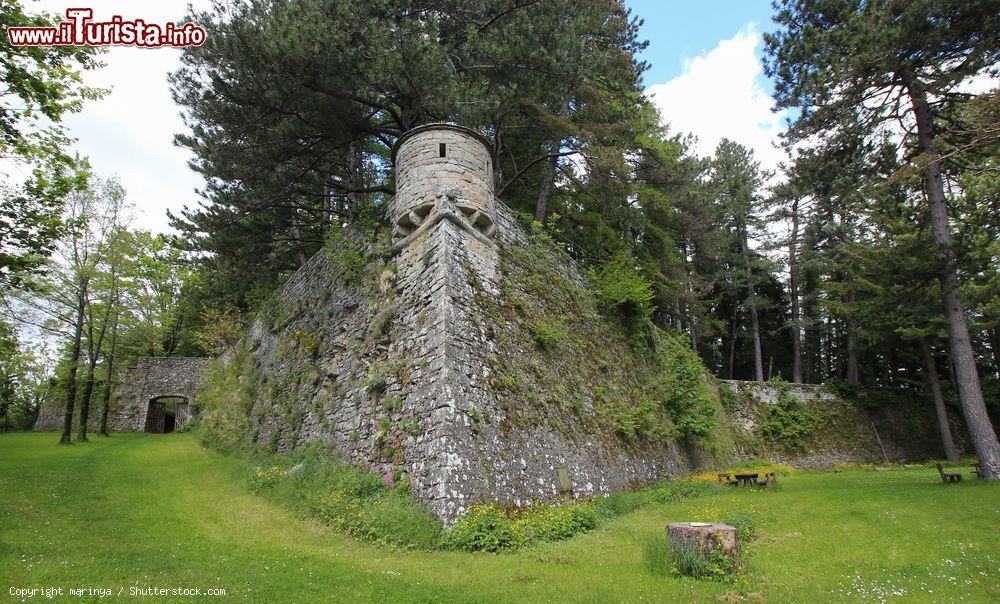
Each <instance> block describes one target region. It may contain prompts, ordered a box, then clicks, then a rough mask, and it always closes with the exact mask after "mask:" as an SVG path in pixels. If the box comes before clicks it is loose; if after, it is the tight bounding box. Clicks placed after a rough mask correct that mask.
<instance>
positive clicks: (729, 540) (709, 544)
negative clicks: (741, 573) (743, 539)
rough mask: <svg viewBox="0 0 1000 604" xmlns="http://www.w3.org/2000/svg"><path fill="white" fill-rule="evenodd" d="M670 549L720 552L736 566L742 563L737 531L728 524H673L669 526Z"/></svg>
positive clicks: (703, 552) (707, 552)
mask: <svg viewBox="0 0 1000 604" xmlns="http://www.w3.org/2000/svg"><path fill="white" fill-rule="evenodd" d="M667 535H668V537H669V538H670V549H672V550H674V551H676V550H677V549H678V548H680V547H692V548H695V549H697V550H698V551H700V552H701V553H702V554H709V553H711V552H712V551H715V550H719V551H721V552H722V553H723V555H725V556H728V557H729V558H730V559H732V561H733V564H734V565H738V564H739V561H740V542H739V540H738V539H737V537H736V529H735V528H734V527H731V526H729V525H728V524H715V523H711V522H672V523H671V524H670V525H668V526H667Z"/></svg>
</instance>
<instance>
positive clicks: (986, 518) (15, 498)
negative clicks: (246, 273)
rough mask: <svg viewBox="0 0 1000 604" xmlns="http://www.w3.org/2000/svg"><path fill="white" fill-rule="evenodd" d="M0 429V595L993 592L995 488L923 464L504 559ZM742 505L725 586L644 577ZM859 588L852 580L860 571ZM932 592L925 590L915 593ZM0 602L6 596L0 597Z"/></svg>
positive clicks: (737, 494) (220, 467) (123, 448)
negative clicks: (663, 542)
mask: <svg viewBox="0 0 1000 604" xmlns="http://www.w3.org/2000/svg"><path fill="white" fill-rule="evenodd" d="M56 440H57V438H56V437H55V436H54V435H52V434H7V435H3V436H0V493H2V494H3V497H2V498H0V526H2V527H3V529H2V530H0V588H2V589H3V592H2V593H3V594H4V596H7V594H8V591H7V585H15V586H39V585H42V586H45V585H57V586H59V585H61V586H63V587H66V588H68V587H70V586H104V587H114V588H115V589H117V587H118V586H123V585H124V586H129V585H133V584H138V585H140V586H160V587H174V586H182V587H194V586H200V587H202V588H203V589H205V588H209V587H224V588H226V589H227V590H228V593H229V595H230V596H231V597H233V596H235V597H237V598H239V599H243V598H244V597H245V596H252V599H254V600H258V601H279V602H283V601H318V600H329V599H332V598H333V597H334V596H339V597H343V598H347V599H349V600H350V601H404V600H405V601H432V600H446V601H449V602H452V601H454V602H462V601H484V600H500V601H510V600H526V601H543V600H545V601H601V602H606V601H640V600H645V601H669V600H674V599H681V598H683V599H690V598H692V597H694V598H695V599H712V598H713V597H715V596H720V595H724V594H727V593H730V592H739V593H742V594H747V595H751V597H752V596H754V595H763V596H765V597H766V599H767V600H769V601H780V602H787V601H802V602H807V601H821V600H825V599H833V600H838V599H846V600H857V599H862V596H868V597H869V598H872V597H877V594H878V593H879V592H880V591H886V590H887V591H892V590H893V589H900V588H902V589H905V590H906V592H907V594H908V599H910V600H911V601H933V600H939V599H941V597H946V598H947V599H949V600H950V599H952V598H954V599H965V600H966V601H977V602H978V601H983V602H985V601H991V600H992V601H997V599H998V598H1000V485H996V484H990V485H984V484H977V483H976V482H973V481H969V479H968V474H967V472H965V473H966V475H967V477H966V479H965V481H963V484H961V485H957V486H953V487H949V486H944V485H942V484H941V483H940V480H938V479H937V477H936V471H935V470H926V469H917V470H905V471H892V472H866V471H860V470H856V471H848V472H843V473H840V474H821V473H802V474H798V475H794V476H791V477H788V478H784V479H782V486H781V489H780V490H778V491H775V492H756V491H754V492H751V491H736V490H734V491H731V492H730V493H727V494H724V495H720V496H715V497H706V498H701V499H694V500H689V501H685V502H682V503H679V504H675V505H670V506H661V507H651V508H646V509H642V510H640V511H638V512H636V513H633V514H630V515H628V516H625V517H623V518H620V519H618V520H616V521H614V522H611V523H610V524H608V525H606V526H604V527H602V528H601V529H600V530H598V531H595V532H594V533H591V534H588V535H584V536H582V537H577V538H575V539H572V540H569V541H567V542H562V543H554V544H548V545H544V546H541V547H537V548H533V549H530V550H526V551H522V552H519V553H517V554H513V555H502V556H495V555H484V554H465V553H451V552H436V553H432V554H428V553H420V552H414V553H403V552H396V551H392V550H387V549H381V548H377V547H372V546H367V545H364V544H360V543H358V542H356V541H353V540H351V539H348V538H345V537H343V536H341V535H339V534H337V533H336V532H334V531H332V530H330V529H328V528H325V527H322V526H319V525H316V524H314V523H311V522H304V521H302V520H300V519H298V518H296V517H294V516H293V515H292V514H290V513H289V512H287V511H285V510H283V509H280V508H277V507H274V506H272V505H270V504H268V503H267V502H265V501H263V500H262V499H260V498H258V497H256V496H254V495H252V494H249V493H247V492H245V491H244V490H242V488H241V487H239V486H238V481H236V480H234V472H235V471H236V469H237V467H238V466H237V462H235V461H233V460H231V459H228V458H225V457H222V456H220V455H218V454H216V453H213V452H210V451H206V450H204V449H202V447H201V446H200V445H199V444H198V442H197V441H196V439H195V438H194V437H193V436H190V435H182V434H174V435H167V436H153V435H139V434H129V435H115V436H113V437H112V438H111V439H95V440H94V441H93V442H91V443H84V444H77V445H74V446H72V447H57V446H56V445H55V442H56ZM734 509H744V510H747V511H749V512H751V513H752V514H753V515H754V516H756V517H757V518H758V520H759V523H760V529H761V531H762V532H763V533H764V535H765V536H766V538H765V539H764V541H763V542H761V543H759V544H756V545H754V546H752V548H751V549H750V554H749V560H748V573H747V577H746V579H745V581H744V582H743V583H742V584H739V585H735V586H733V585H724V584H719V583H712V582H698V581H694V580H690V579H673V578H657V577H653V576H652V575H650V574H649V572H648V571H647V570H646V568H645V566H644V564H643V561H642V544H643V541H644V539H645V537H646V536H648V535H650V534H652V533H653V532H654V531H658V530H663V527H664V525H665V523H667V522H668V521H671V520H688V519H690V520H700V519H711V518H712V517H714V516H725V515H726V513H727V512H728V511H730V510H734ZM856 577H857V578H856ZM929 591H933V593H929ZM8 597H9V596H8Z"/></svg>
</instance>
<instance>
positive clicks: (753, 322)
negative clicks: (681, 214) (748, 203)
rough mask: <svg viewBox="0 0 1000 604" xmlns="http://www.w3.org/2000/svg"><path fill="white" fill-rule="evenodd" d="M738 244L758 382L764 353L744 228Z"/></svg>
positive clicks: (760, 376)
mask: <svg viewBox="0 0 1000 604" xmlns="http://www.w3.org/2000/svg"><path fill="white" fill-rule="evenodd" d="M740 245H741V246H742V248H743V260H744V262H745V263H746V275H747V302H749V305H748V306H749V307H750V327H751V329H753V368H754V376H755V377H756V379H757V381H758V382H763V381H764V355H763V354H761V348H760V320H759V319H758V317H757V302H756V301H755V300H754V299H753V298H754V289H753V269H752V268H751V266H750V245H749V243H748V242H747V234H746V230H745V229H744V230H743V232H742V233H741V234H740Z"/></svg>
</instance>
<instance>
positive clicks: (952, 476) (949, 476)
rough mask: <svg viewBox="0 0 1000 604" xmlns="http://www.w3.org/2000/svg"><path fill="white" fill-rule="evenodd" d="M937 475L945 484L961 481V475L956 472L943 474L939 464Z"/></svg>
mask: <svg viewBox="0 0 1000 604" xmlns="http://www.w3.org/2000/svg"><path fill="white" fill-rule="evenodd" d="M937 469H938V473H939V474H941V480H942V481H943V482H946V483H950V482H960V481H961V480H962V475H961V474H959V473H958V472H945V471H944V468H942V467H941V463H940V462H938V464H937Z"/></svg>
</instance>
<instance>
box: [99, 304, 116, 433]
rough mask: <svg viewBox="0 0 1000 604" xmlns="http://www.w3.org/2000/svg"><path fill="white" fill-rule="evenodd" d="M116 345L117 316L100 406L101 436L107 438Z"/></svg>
mask: <svg viewBox="0 0 1000 604" xmlns="http://www.w3.org/2000/svg"><path fill="white" fill-rule="evenodd" d="M117 345H118V315H117V313H116V314H115V321H114V323H113V324H112V325H111V348H110V349H109V350H108V355H107V359H108V367H107V372H106V373H105V378H104V402H103V404H102V405H101V435H102V436H108V435H109V434H108V412H109V409H110V407H111V380H112V379H113V378H114V375H115V374H114V364H115V347H116V346H117Z"/></svg>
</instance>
